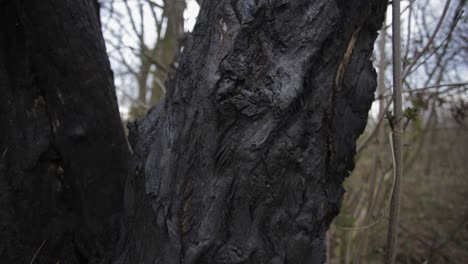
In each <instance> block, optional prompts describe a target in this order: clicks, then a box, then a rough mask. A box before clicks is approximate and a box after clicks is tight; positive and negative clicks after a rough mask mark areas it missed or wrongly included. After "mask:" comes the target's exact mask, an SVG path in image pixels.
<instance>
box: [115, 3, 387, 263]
mask: <svg viewBox="0 0 468 264" xmlns="http://www.w3.org/2000/svg"><path fill="white" fill-rule="evenodd" d="M386 5H387V1H386V0H373V1H368V0H353V1H351V0H336V1H331V0H315V1H310V0H294V1H292V0H291V1H288V0H277V1H274V0H271V1H266V0H265V1H261V0H259V1H254V0H237V1H227V0H220V1H214V0H213V1H203V7H202V9H201V10H202V11H201V14H200V16H199V19H198V23H197V25H196V27H195V30H194V32H193V36H192V37H191V38H189V43H187V44H186V46H185V51H184V54H183V55H182V60H181V62H180V65H179V68H178V71H177V74H176V76H175V77H174V78H173V80H172V81H171V82H170V83H169V87H168V89H167V90H168V92H169V93H168V95H167V98H166V99H165V101H163V102H162V103H161V104H159V105H158V106H156V107H155V108H153V109H152V110H151V111H150V112H149V114H148V116H147V117H146V118H145V119H144V120H141V121H139V122H136V123H134V124H133V125H132V126H131V127H130V130H131V143H132V146H133V148H134V151H135V155H134V160H133V165H132V167H131V170H132V176H131V177H129V178H128V180H127V185H126V186H127V188H126V197H125V208H126V213H127V215H126V217H127V219H126V225H125V228H124V229H125V232H124V233H125V235H124V236H123V237H121V240H120V243H119V247H118V250H117V262H118V263H145V264H146V263H148V264H149V263H161V264H162V263H164V264H179V263H187V264H188V263H207V264H208V263H210V264H211V263H229V264H231V263H252V264H254V263H255V264H262V263H271V264H276V263H289V264H290V263H297V264H299V263H322V262H324V259H325V250H324V249H325V247H324V243H325V242H324V237H325V232H326V230H327V229H328V226H329V224H330V222H331V221H332V219H333V218H334V217H335V216H336V215H337V214H338V212H339V209H340V204H341V199H342V196H343V192H344V190H343V188H342V182H343V180H344V178H345V177H346V176H348V175H349V173H350V171H351V170H352V169H353V165H354V163H353V156H354V154H355V141H356V139H357V138H358V136H359V135H360V134H361V133H362V131H363V130H364V127H365V124H366V120H367V113H368V110H369V108H370V106H371V103H372V101H373V92H374V89H375V87H376V74H375V72H374V69H373V67H372V63H371V61H370V57H371V54H372V48H373V43H374V41H375V38H376V35H377V33H376V32H377V30H378V29H379V28H380V27H381V23H382V20H383V17H384V13H385V10H386Z"/></svg>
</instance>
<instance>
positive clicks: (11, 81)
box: [0, 0, 128, 263]
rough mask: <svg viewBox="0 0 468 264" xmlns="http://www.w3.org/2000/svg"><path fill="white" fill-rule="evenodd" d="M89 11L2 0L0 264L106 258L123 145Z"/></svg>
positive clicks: (122, 171)
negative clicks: (33, 260)
mask: <svg viewBox="0 0 468 264" xmlns="http://www.w3.org/2000/svg"><path fill="white" fill-rule="evenodd" d="M97 11H98V10H97V9H96V2H95V1H94V0H80V1H78V0H56V1H39V0H0V126H1V129H0V262H1V263H30V261H31V260H32V259H33V256H34V255H35V253H36V252H37V257H36V258H35V262H34V263H98V262H109V261H110V257H111V256H110V252H112V250H113V249H114V247H115V243H116V240H117V238H118V234H119V220H120V219H121V210H122V208H123V199H122V197H123V184H124V180H125V177H126V171H127V170H126V168H127V160H128V147H127V144H126V141H125V135H124V133H123V129H122V125H121V122H120V117H119V112H118V108H117V101H116V97H115V91H114V84H113V79H112V72H111V71H110V66H109V62H108V59H107V56H106V52H105V47H104V41H103V38H102V33H101V29H100V24H99V19H98V15H97V14H98V12H97ZM119 214H120V215H119Z"/></svg>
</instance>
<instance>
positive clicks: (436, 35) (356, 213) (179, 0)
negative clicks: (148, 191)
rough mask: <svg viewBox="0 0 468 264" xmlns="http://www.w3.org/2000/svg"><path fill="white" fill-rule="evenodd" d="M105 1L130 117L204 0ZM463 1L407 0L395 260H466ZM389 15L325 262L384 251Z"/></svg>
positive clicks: (152, 95) (154, 89) (167, 66)
mask: <svg viewBox="0 0 468 264" xmlns="http://www.w3.org/2000/svg"><path fill="white" fill-rule="evenodd" d="M198 2H201V1H198ZM100 5H101V21H102V27H103V32H104V37H105V39H106V44H107V50H108V54H109V57H110V60H111V64H112V67H113V70H114V77H115V82H116V87H117V95H118V100H119V104H120V111H121V115H122V119H123V120H124V122H129V121H132V120H135V119H136V118H140V117H143V116H144V115H145V114H146V112H147V111H148V110H149V109H150V107H151V106H152V105H154V104H156V103H157V102H158V101H159V100H161V99H162V98H164V95H165V93H166V88H165V82H166V80H167V79H168V78H169V77H170V76H171V74H173V73H174V71H175V69H176V68H177V66H178V65H177V60H178V59H179V57H180V55H181V52H182V51H183V44H184V43H185V42H186V41H190V31H191V30H192V28H193V27H194V24H195V21H196V16H197V14H198V11H199V5H198V3H197V1H195V0H187V1H186V0H101V1H100ZM389 9H391V7H390V6H389ZM466 9H467V5H466V0H442V1H441V0H406V1H403V2H402V13H401V18H402V54H403V58H402V60H403V78H404V79H403V88H404V101H405V103H404V106H405V107H408V108H409V109H410V110H409V111H406V113H407V114H409V115H411V121H410V122H408V124H407V127H406V130H405V136H404V178H403V182H402V186H403V187H402V188H403V190H402V197H401V204H402V207H401V217H400V225H399V228H400V229H399V246H398V255H397V262H398V263H468V202H467V201H466V197H468V159H467V156H465V155H467V154H468V153H467V152H468V133H467V132H468V129H467V128H468V127H467V125H468V120H467V114H468V93H467V91H468V63H467V59H466V58H467V55H468V44H467V43H468V17H467V15H466V11H467V10H466ZM389 11H390V10H389ZM390 18H391V16H389V15H387V21H386V23H385V24H384V25H383V29H382V30H381V32H380V35H379V38H378V39H377V42H376V44H375V53H374V57H373V58H372V59H373V61H374V65H375V68H376V71H377V72H378V76H379V77H378V82H379V86H378V88H377V91H376V93H375V102H374V105H373V107H372V109H371V111H370V114H369V122H368V126H367V129H366V132H365V133H364V134H363V135H362V136H361V138H360V140H359V142H358V149H357V155H356V169H355V170H354V171H353V173H352V175H351V176H350V177H349V178H348V179H347V181H346V182H345V188H346V190H347V192H346V195H345V199H344V201H343V207H342V211H341V214H340V215H339V216H338V217H337V218H336V219H335V221H334V222H333V224H332V226H331V228H330V230H329V233H328V236H327V239H328V249H327V250H328V252H327V254H328V257H329V259H328V263H346V264H349V263H381V262H382V259H383V255H384V246H385V242H386V235H387V234H386V230H387V225H388V209H389V199H390V195H391V190H392V187H393V171H392V153H391V147H390V140H389V133H390V132H391V128H390V127H389V122H388V120H387V117H391V114H389V111H391V98H392V85H391V83H392V81H391V79H392V77H391V76H392V75H391V73H392V64H391V58H392V55H391V37H392V36H391V21H389V19H390ZM412 109H415V110H417V112H416V113H414V112H413V110H412Z"/></svg>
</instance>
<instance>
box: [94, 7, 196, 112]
mask: <svg viewBox="0 0 468 264" xmlns="http://www.w3.org/2000/svg"><path fill="white" fill-rule="evenodd" d="M151 1H152V2H154V3H156V4H157V5H160V6H162V5H163V4H164V3H163V1H162V0H151ZM100 2H101V5H102V10H101V20H102V23H103V25H104V28H103V33H104V38H105V40H106V44H107V51H108V54H109V57H110V62H111V66H112V68H113V70H114V73H115V77H116V78H115V85H116V87H117V95H118V97H119V98H120V99H123V100H119V105H120V111H121V113H122V114H124V115H125V114H126V113H128V110H129V105H130V104H129V103H130V102H129V101H128V100H127V99H129V98H128V97H131V98H136V95H137V87H136V80H135V78H132V77H131V78H128V76H131V75H130V74H129V72H128V69H127V68H128V67H129V66H130V67H132V68H134V69H136V68H137V67H138V64H139V61H138V57H137V56H136V54H135V53H136V52H137V51H138V50H139V45H140V38H143V42H144V43H145V44H146V45H147V46H148V47H152V46H154V45H155V43H156V41H157V39H158V32H157V29H156V21H155V19H154V17H155V16H154V15H156V17H157V19H160V18H161V16H162V9H160V8H154V9H153V10H154V14H153V13H152V11H151V9H150V7H149V5H148V2H145V1H141V2H140V1H135V0H127V1H126V2H125V1H124V0H113V1H109V0H102V1H100ZM111 3H112V4H111ZM140 3H143V6H142V8H141V12H140V6H139V5H140ZM186 4H187V6H186V9H185V10H184V27H185V30H186V31H188V32H189V31H192V30H193V28H194V26H195V23H196V20H197V16H198V12H199V11H200V7H199V6H198V3H197V2H196V1H195V0H187V2H186ZM127 5H128V8H127ZM166 23H167V21H163V23H162V26H161V32H160V34H162V35H164V34H165V31H166V26H167V25H166ZM122 60H125V63H126V64H127V65H122V64H123V63H124V62H123V61H122Z"/></svg>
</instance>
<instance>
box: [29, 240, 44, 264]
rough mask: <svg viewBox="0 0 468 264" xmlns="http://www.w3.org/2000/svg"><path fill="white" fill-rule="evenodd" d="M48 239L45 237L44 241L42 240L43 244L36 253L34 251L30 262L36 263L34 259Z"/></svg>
mask: <svg viewBox="0 0 468 264" xmlns="http://www.w3.org/2000/svg"><path fill="white" fill-rule="evenodd" d="M46 241H47V239H45V240H44V241H42V244H41V245H40V246H39V248H38V249H37V250H36V253H34V256H33V257H32V259H31V261H30V262H29V264H33V263H34V260H36V257H37V254H39V252H40V251H41V249H42V247H43V246H44V244H45V243H46Z"/></svg>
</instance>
